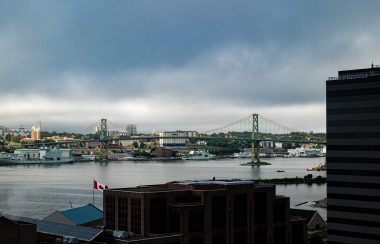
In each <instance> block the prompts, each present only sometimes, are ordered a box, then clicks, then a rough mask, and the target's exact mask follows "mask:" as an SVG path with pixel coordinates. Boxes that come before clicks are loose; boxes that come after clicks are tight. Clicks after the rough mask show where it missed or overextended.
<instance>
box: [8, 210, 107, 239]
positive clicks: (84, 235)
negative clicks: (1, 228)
mask: <svg viewBox="0 0 380 244" xmlns="http://www.w3.org/2000/svg"><path fill="white" fill-rule="evenodd" d="M5 217H6V218H8V219H11V220H13V221H17V222H24V223H30V224H34V225H36V226H37V232H38V233H40V234H45V235H49V236H53V237H67V236H69V237H72V238H76V239H77V240H80V241H85V242H90V241H93V240H95V238H97V237H98V236H99V235H100V234H102V233H103V230H102V229H97V228H90V227H83V226H76V225H68V224H61V223H54V222H50V221H46V220H39V219H33V218H27V217H19V216H12V215H6V216H5ZM46 243H50V242H46Z"/></svg>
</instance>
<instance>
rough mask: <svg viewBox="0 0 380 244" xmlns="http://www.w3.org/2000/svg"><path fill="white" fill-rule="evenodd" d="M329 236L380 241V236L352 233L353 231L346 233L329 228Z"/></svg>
mask: <svg viewBox="0 0 380 244" xmlns="http://www.w3.org/2000/svg"><path fill="white" fill-rule="evenodd" d="M327 234H328V235H336V236H345V237H353V238H361V239H367V240H376V241H378V240H380V235H379V234H377V235H376V234H368V233H360V232H351V231H344V230H334V229H331V228H329V229H328V230H327Z"/></svg>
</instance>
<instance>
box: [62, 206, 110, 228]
mask: <svg viewBox="0 0 380 244" xmlns="http://www.w3.org/2000/svg"><path fill="white" fill-rule="evenodd" d="M60 213H61V214H62V215H63V216H65V217H66V218H68V219H70V220H71V221H72V222H74V223H75V224H76V225H82V224H85V223H89V222H92V221H95V220H99V219H102V218H103V212H102V210H100V209H98V208H97V207H95V206H94V205H92V204H91V203H89V204H87V205H86V206H83V207H79V208H73V209H69V210H65V211H60Z"/></svg>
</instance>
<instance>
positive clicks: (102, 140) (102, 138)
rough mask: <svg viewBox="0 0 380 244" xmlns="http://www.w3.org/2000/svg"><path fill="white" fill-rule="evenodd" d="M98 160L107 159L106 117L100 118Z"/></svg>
mask: <svg viewBox="0 0 380 244" xmlns="http://www.w3.org/2000/svg"><path fill="white" fill-rule="evenodd" d="M99 157H100V161H107V160H108V131H107V119H101V120H100V155H99Z"/></svg>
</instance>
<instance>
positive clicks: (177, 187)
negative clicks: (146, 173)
mask: <svg viewBox="0 0 380 244" xmlns="http://www.w3.org/2000/svg"><path fill="white" fill-rule="evenodd" d="M243 185H244V186H252V187H253V186H255V182H254V181H253V180H241V179H227V180H224V179H223V180H221V179H210V180H183V181H172V182H168V183H166V184H162V185H146V186H137V187H131V188H116V189H115V188H114V189H111V190H112V191H123V192H141V193H155V192H170V191H183V190H218V189H225V188H226V187H228V186H243Z"/></svg>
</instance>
